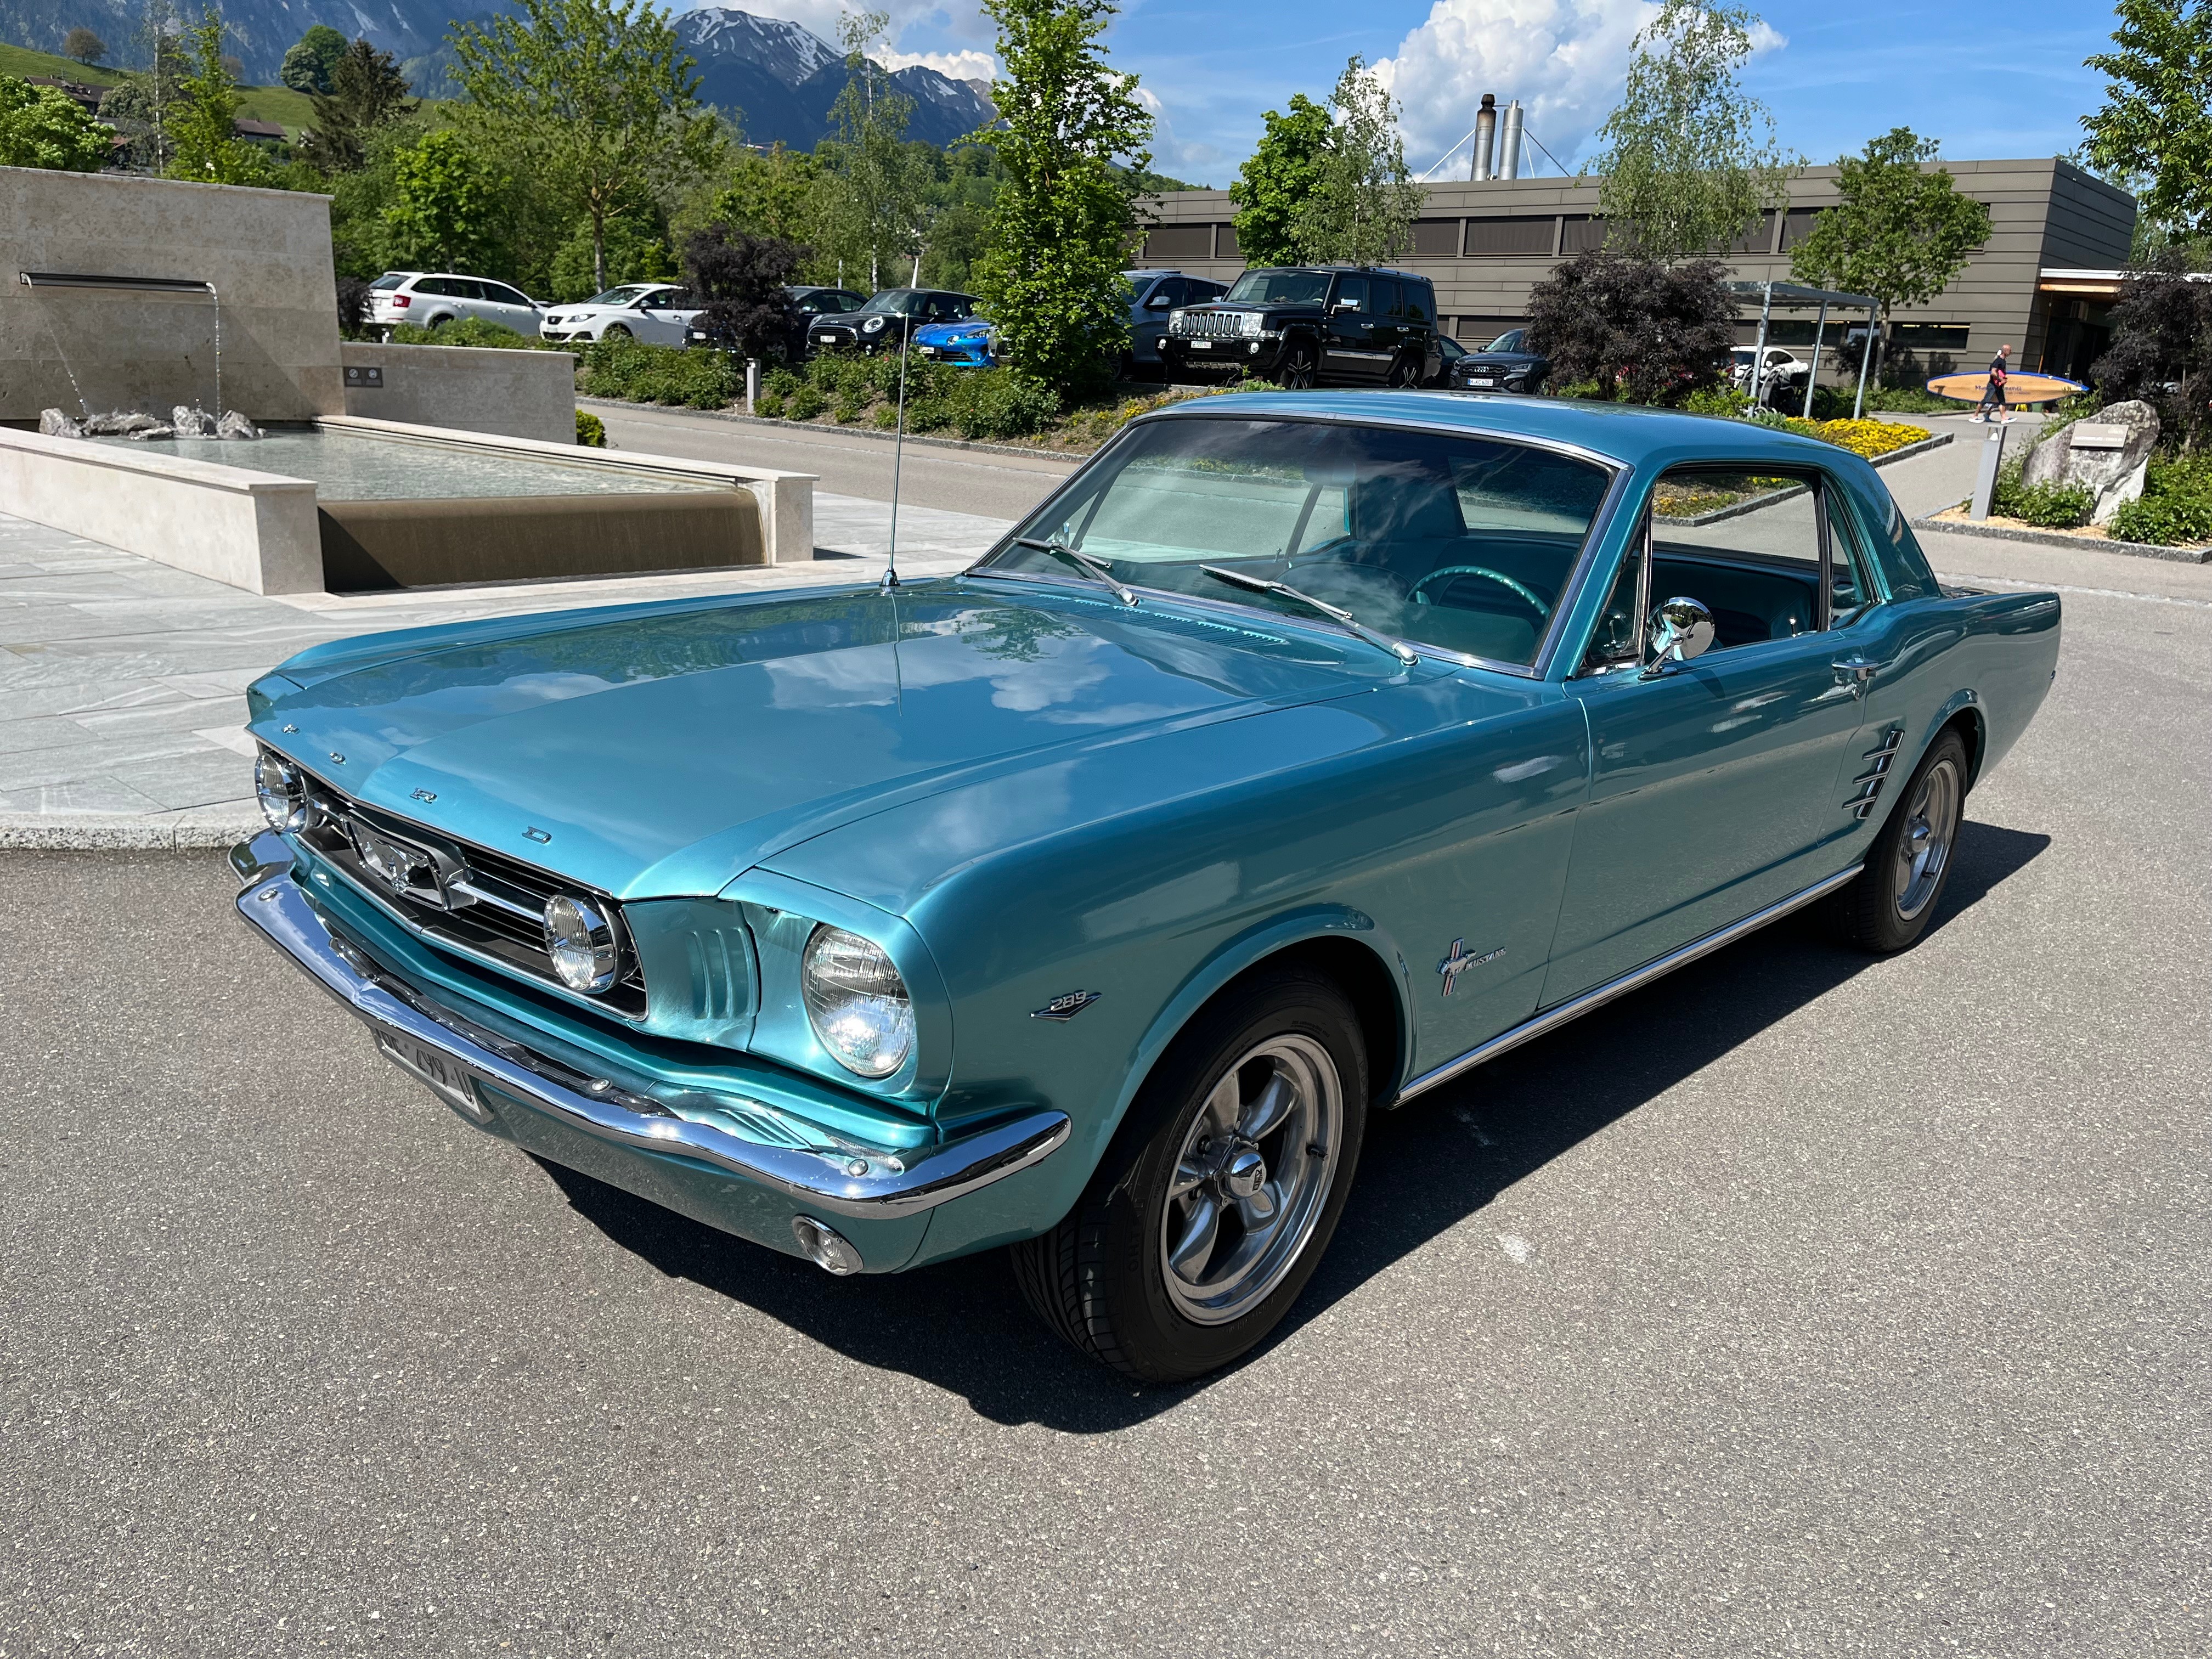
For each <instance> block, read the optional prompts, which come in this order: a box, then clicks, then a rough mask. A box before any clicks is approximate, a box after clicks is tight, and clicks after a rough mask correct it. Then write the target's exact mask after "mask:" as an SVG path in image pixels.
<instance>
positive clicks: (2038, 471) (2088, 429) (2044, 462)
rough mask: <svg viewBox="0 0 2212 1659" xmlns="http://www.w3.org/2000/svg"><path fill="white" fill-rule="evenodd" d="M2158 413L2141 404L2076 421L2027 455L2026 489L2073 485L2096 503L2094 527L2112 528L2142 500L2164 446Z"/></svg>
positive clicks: (2024, 465) (2125, 405) (2022, 475)
mask: <svg viewBox="0 0 2212 1659" xmlns="http://www.w3.org/2000/svg"><path fill="white" fill-rule="evenodd" d="M2158 435H2159V422H2158V411H2157V410H2154V409H2153V408H2152V407H2151V406H2150V405H2149V404H2147V403H2144V402H2142V401H2141V400H2140V399H2130V401H2128V402H2126V403H2122V404H2113V405H2112V407H2111V408H2110V409H2106V410H2100V412H2099V413H2098V415H2097V417H2096V418H2095V419H2094V420H2093V421H2076V422H2074V424H2072V425H2071V426H2069V427H2066V428H2063V429H2061V430H2060V431H2057V432H2054V433H2052V434H2051V436H2049V437H2048V438H2045V439H2044V440H2043V441H2042V442H2040V443H2039V444H2037V445H2036V446H2035V447H2034V448H2033V449H2031V450H2030V451H2028V453H2027V460H2026V461H2025V462H2023V463H2022V464H2021V473H2020V480H2021V483H2023V484H2027V485H2030V486H2033V485H2036V484H2057V485H2072V486H2075V487H2076V488H2078V489H2086V490H2087V491H2088V492H2089V493H2090V494H2091V495H2093V496H2094V497H2095V498H2096V506H2095V507H2094V508H2093V510H2092V512H2091V513H2090V522H2091V523H2093V524H2107V523H2110V522H2111V520H2112V514H2113V513H2117V512H2118V511H2119V510H2120V507H2122V506H2123V505H2124V504H2125V503H2126V502H2129V501H2134V500H2136V499H2137V498H2138V497H2140V496H2141V495H2142V491H2143V479H2144V477H2145V476H2146V475H2147V473H2148V471H2149V463H2150V455H2151V451H2152V450H2154V449H2155V448H2156V447H2158Z"/></svg>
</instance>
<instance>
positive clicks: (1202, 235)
mask: <svg viewBox="0 0 2212 1659" xmlns="http://www.w3.org/2000/svg"><path fill="white" fill-rule="evenodd" d="M1212 257H1213V227H1212V225H1154V226H1153V227H1152V231H1151V233H1150V234H1148V235H1146V238H1145V258H1147V259H1211V258H1212Z"/></svg>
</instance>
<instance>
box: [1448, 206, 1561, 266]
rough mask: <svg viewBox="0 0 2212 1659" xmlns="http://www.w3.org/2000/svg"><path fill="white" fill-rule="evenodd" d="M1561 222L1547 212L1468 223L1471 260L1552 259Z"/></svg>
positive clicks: (1468, 247)
mask: <svg viewBox="0 0 2212 1659" xmlns="http://www.w3.org/2000/svg"><path fill="white" fill-rule="evenodd" d="M1558 226H1559V222H1558V221H1557V220H1556V219H1554V218H1553V216H1552V215H1550V214H1548V213H1547V214H1544V215H1543V216H1541V217H1537V216H1515V217H1511V218H1499V219H1470V220H1468V222H1467V252H1468V258H1492V259H1498V258H1524V259H1525V258H1540V259H1548V258H1551V257H1552V240H1553V237H1554V236H1555V235H1556V234H1558Z"/></svg>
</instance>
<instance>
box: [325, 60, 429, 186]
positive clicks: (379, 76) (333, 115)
mask: <svg viewBox="0 0 2212 1659" xmlns="http://www.w3.org/2000/svg"><path fill="white" fill-rule="evenodd" d="M308 96H309V100H310V102H311V103H312V104H313V106H314V112H315V118H314V125H313V126H312V127H310V128H309V129H308V130H307V137H306V138H305V139H304V140H303V141H302V142H301V146H300V147H301V150H302V151H303V152H304V153H305V154H306V155H307V160H308V161H312V162H313V163H314V164H315V166H317V167H320V168H321V169H322V170H323V171H324V172H325V173H352V172H354V171H356V170H357V169H358V168H359V167H361V166H362V164H363V162H364V161H366V160H367V157H368V143H369V139H370V137H371V135H373V134H374V133H375V132H377V131H380V129H382V128H384V127H386V126H387V125H390V124H391V123H392V122H394V121H398V120H404V119H405V118H407V117H409V116H411V115H413V114H414V113H415V112H416V110H418V109H420V108H421V107H422V106H421V104H420V103H419V102H413V101H410V100H409V99H408V96H407V77H406V76H404V75H402V74H400V72H399V69H398V65H397V64H394V63H393V62H392V54H391V53H390V52H379V51H378V50H377V49H376V48H375V47H374V46H371V45H369V43H368V41H366V40H356V41H355V42H354V43H353V44H352V45H351V46H348V47H347V48H346V49H345V50H344V51H343V52H340V53H339V54H338V56H337V61H336V62H334V63H333V64H331V84H330V89H329V90H328V91H326V92H317V93H311V94H308Z"/></svg>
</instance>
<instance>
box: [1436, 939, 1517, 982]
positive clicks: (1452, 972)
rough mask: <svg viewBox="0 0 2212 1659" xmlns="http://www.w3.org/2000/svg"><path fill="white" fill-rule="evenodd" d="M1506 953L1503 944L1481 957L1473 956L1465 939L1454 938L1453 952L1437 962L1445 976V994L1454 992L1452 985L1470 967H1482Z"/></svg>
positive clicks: (1439, 969)
mask: <svg viewBox="0 0 2212 1659" xmlns="http://www.w3.org/2000/svg"><path fill="white" fill-rule="evenodd" d="M1504 954H1505V947H1504V945H1499V946H1498V948H1497V949H1496V950H1495V951H1486V952H1485V953H1484V954H1482V955H1481V956H1479V957H1471V956H1469V955H1468V953H1467V941H1466V940H1465V939H1454V940H1453V941H1452V946H1451V954H1450V955H1449V956H1448V957H1445V958H1444V959H1443V961H1442V962H1440V963H1437V972H1438V973H1440V974H1442V975H1443V976H1444V994H1445V995H1446V996H1449V995H1450V994H1452V987H1453V986H1455V985H1456V984H1458V983H1459V976H1460V975H1462V974H1463V973H1465V972H1466V971H1467V970H1468V969H1470V968H1480V967H1481V966H1482V964H1483V963H1486V962H1495V961H1497V960H1498V957H1502V956H1504Z"/></svg>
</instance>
